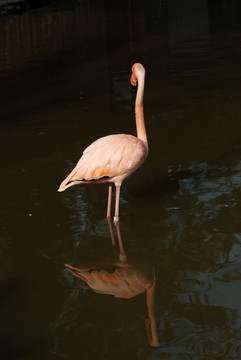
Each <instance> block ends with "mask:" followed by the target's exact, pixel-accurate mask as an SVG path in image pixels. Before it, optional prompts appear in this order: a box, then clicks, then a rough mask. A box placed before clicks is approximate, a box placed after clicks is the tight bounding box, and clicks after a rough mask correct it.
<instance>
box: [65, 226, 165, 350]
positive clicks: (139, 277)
mask: <svg viewBox="0 0 241 360" xmlns="http://www.w3.org/2000/svg"><path fill="white" fill-rule="evenodd" d="M108 222H109V227H110V234H111V240H112V246H113V251H112V253H111V254H110V255H108V256H107V257H105V258H104V259H102V260H101V261H98V262H96V263H91V264H84V265H81V266H78V267H75V266H72V265H65V266H66V267H67V268H68V270H69V271H70V272H71V273H73V274H74V275H75V276H77V277H78V278H80V279H82V280H84V281H85V282H86V283H87V284H88V285H89V286H90V287H91V288H92V289H93V290H94V291H95V292H97V293H99V294H108V295H113V296H115V297H117V298H124V299H131V298H133V297H135V296H137V295H139V294H142V293H143V292H146V305H147V310H148V316H149V318H147V319H146V320H145V327H146V331H147V335H148V342H149V344H150V345H151V346H159V340H158V335H157V329H156V316H155V304H154V295H155V271H154V268H153V266H152V265H151V264H150V263H149V262H147V261H145V260H143V259H141V258H138V257H135V256H129V255H128V256H127V255H126V253H125V252H124V248H123V244H122V239H121V233H120V224H119V222H118V223H116V229H117V236H118V245H116V241H115V236H114V232H113V227H112V223H111V221H108Z"/></svg>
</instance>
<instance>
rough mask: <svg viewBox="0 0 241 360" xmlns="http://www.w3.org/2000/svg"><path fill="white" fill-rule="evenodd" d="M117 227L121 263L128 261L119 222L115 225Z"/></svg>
mask: <svg viewBox="0 0 241 360" xmlns="http://www.w3.org/2000/svg"><path fill="white" fill-rule="evenodd" d="M115 227H116V231H117V237H118V241H119V249H120V256H119V257H120V261H126V254H125V251H124V247H123V243H122V238H121V231H120V223H119V221H118V222H116V223H115Z"/></svg>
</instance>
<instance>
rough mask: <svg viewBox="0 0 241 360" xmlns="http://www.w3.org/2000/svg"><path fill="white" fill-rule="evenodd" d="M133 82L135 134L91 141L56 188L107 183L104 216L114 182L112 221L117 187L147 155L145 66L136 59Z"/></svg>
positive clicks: (108, 209) (110, 136)
mask: <svg viewBox="0 0 241 360" xmlns="http://www.w3.org/2000/svg"><path fill="white" fill-rule="evenodd" d="M130 82H131V84H132V85H137V83H138V88H137V94H136V102H135V117H136V130H137V137H135V136H132V135H126V134H117V135H109V136H105V137H102V138H100V139H98V140H96V141H94V142H93V143H92V144H91V145H90V146H89V147H87V149H85V151H84V153H83V155H82V157H81V158H80V160H79V161H78V163H77V165H76V166H75V168H74V169H73V170H72V172H71V173H70V174H69V175H68V176H67V178H66V179H65V180H64V181H63V182H62V183H61V185H60V187H59V189H58V191H64V190H65V189H67V188H68V187H70V186H73V185H78V184H92V183H103V182H108V183H109V192H108V205H107V218H108V219H109V218H110V217H111V196H112V183H114V184H115V186H116V201H115V217H114V220H115V221H119V198H120V187H121V184H122V182H123V180H124V179H125V178H126V177H127V176H129V175H130V174H131V173H133V172H134V171H135V170H136V169H137V168H138V167H139V166H141V164H142V163H143V162H144V160H145V159H146V157H147V154H148V143H147V136H146V130H145V123H144V111H143V96H144V83H145V69H144V67H143V66H142V64H139V63H136V64H134V65H133V67H132V75H131V80H130Z"/></svg>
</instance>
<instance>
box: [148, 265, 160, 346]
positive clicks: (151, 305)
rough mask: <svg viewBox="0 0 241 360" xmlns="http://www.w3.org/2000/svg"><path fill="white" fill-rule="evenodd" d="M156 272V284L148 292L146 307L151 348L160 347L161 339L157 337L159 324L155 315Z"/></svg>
mask: <svg viewBox="0 0 241 360" xmlns="http://www.w3.org/2000/svg"><path fill="white" fill-rule="evenodd" d="M154 294H155V272H154V282H153V284H152V286H151V287H150V288H149V289H148V290H147V292H146V305H147V311H148V316H149V319H146V331H147V336H148V342H149V344H150V345H151V346H155V347H156V346H159V345H160V343H159V339H158V335H157V324H156V315H155V301H154Z"/></svg>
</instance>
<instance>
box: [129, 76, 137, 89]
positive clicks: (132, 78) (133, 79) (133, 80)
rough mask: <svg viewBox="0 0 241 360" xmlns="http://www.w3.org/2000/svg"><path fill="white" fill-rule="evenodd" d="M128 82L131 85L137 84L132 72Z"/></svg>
mask: <svg viewBox="0 0 241 360" xmlns="http://www.w3.org/2000/svg"><path fill="white" fill-rule="evenodd" d="M130 83H131V85H132V86H137V79H135V78H134V76H133V74H131V78H130Z"/></svg>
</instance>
